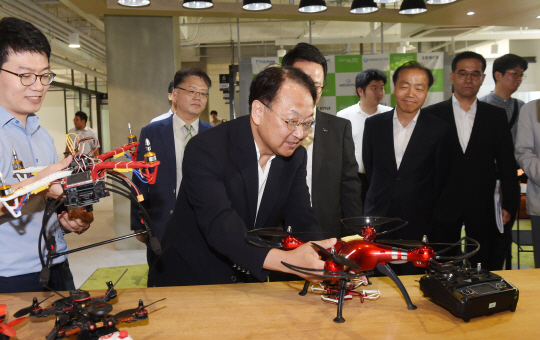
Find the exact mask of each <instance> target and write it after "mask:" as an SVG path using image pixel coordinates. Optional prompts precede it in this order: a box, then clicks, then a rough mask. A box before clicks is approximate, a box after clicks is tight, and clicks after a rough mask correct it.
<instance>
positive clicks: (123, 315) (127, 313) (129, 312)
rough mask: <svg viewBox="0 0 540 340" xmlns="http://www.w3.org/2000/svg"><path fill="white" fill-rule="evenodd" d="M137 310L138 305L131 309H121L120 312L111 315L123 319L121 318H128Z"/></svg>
mask: <svg viewBox="0 0 540 340" xmlns="http://www.w3.org/2000/svg"><path fill="white" fill-rule="evenodd" d="M138 310H139V307H137V308H133V309H126V310H124V311H121V312H120V313H118V314H115V315H114V316H113V318H115V319H116V320H118V319H123V318H129V317H130V316H132V315H133V314H135V313H136V312H137V311H138Z"/></svg>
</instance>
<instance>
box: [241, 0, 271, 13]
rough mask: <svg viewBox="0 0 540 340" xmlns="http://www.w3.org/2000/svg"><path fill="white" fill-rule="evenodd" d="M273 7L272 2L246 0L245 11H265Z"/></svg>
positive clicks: (267, 0) (266, 0) (268, 0)
mask: <svg viewBox="0 0 540 340" xmlns="http://www.w3.org/2000/svg"><path fill="white" fill-rule="evenodd" d="M271 7H272V3H271V2H270V0H244V5H243V6H242V8H243V9H245V10H246V11H264V10H265V9H269V8H271Z"/></svg>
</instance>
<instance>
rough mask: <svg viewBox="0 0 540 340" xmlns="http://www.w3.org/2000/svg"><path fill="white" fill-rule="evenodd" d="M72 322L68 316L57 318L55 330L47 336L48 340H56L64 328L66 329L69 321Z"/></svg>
mask: <svg viewBox="0 0 540 340" xmlns="http://www.w3.org/2000/svg"><path fill="white" fill-rule="evenodd" d="M69 320H70V317H69V316H68V315H66V314H62V315H60V316H59V317H57V318H56V323H55V324H54V328H53V329H52V331H51V332H50V333H49V335H47V338H46V339H47V340H54V339H56V336H57V335H58V332H59V331H60V329H61V328H62V327H64V326H65V325H66V324H67V323H68V321H69Z"/></svg>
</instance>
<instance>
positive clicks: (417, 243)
mask: <svg viewBox="0 0 540 340" xmlns="http://www.w3.org/2000/svg"><path fill="white" fill-rule="evenodd" d="M375 242H376V243H380V244H386V245H389V246H391V245H395V246H401V247H412V248H416V247H422V246H423V245H424V244H423V243H422V242H421V241H416V240H375Z"/></svg>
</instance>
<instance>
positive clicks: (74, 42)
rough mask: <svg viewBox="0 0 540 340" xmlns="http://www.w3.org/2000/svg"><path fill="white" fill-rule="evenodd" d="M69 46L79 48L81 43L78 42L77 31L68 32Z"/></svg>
mask: <svg viewBox="0 0 540 340" xmlns="http://www.w3.org/2000/svg"><path fill="white" fill-rule="evenodd" d="M69 47H71V48H79V47H81V44H80V43H79V33H70V34H69Z"/></svg>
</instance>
